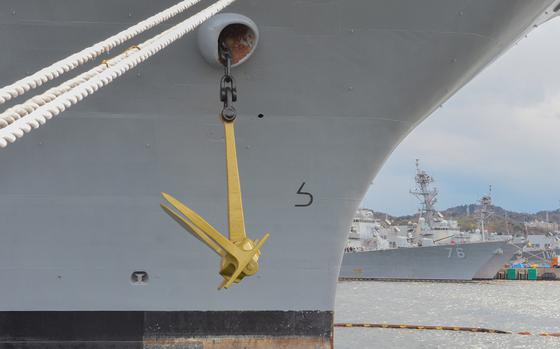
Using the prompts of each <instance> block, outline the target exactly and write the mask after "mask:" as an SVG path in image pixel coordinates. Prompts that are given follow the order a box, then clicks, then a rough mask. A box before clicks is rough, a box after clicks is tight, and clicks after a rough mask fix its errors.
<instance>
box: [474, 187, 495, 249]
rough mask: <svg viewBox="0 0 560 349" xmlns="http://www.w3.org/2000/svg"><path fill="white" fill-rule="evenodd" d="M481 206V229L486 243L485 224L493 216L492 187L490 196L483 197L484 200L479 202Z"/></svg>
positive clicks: (489, 192)
mask: <svg viewBox="0 0 560 349" xmlns="http://www.w3.org/2000/svg"><path fill="white" fill-rule="evenodd" d="M478 203H479V204H480V208H479V210H478V214H479V218H478V219H479V222H478V224H479V227H480V233H481V234H482V240H483V241H486V240H487V238H488V236H486V228H485V222H486V220H487V219H488V218H489V217H490V216H491V215H492V214H493V212H492V210H491V207H492V186H491V185H490V186H489V187H488V194H486V195H483V196H482V198H480V200H479V201H478Z"/></svg>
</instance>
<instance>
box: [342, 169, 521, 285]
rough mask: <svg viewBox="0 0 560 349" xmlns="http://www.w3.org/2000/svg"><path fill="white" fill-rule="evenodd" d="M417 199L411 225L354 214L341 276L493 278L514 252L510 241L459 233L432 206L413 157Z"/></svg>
mask: <svg viewBox="0 0 560 349" xmlns="http://www.w3.org/2000/svg"><path fill="white" fill-rule="evenodd" d="M415 181H416V188H415V189H414V190H413V191H411V194H413V195H414V196H416V197H417V198H418V199H419V200H420V203H421V209H420V213H419V215H418V222H417V223H414V224H412V223H409V224H408V225H404V226H392V225H391V222H390V221H389V220H388V219H385V220H384V221H381V220H379V219H375V218H374V214H373V211H372V210H368V209H360V210H358V211H357V212H356V216H355V217H354V220H353V224H352V227H351V228H350V235H349V239H348V242H347V246H346V248H345V251H344V257H343V259H342V266H341V269H340V276H339V278H340V279H341V280H348V279H351V280H387V279H389V280H439V281H442V280H447V281H449V280H454V281H467V280H474V279H482V280H483V279H493V278H494V277H495V275H496V274H497V273H498V271H499V270H500V269H501V268H503V267H504V265H505V264H506V263H507V262H508V261H509V260H510V259H511V258H512V257H513V255H514V254H515V253H516V252H517V251H518V249H519V248H518V247H517V246H516V245H514V244H512V243H511V241H508V240H503V241H488V239H487V238H484V235H485V234H484V233H483V232H480V231H478V230H477V231H474V232H462V231H460V229H459V226H458V224H457V222H456V221H453V220H449V219H445V217H444V216H443V215H442V214H441V213H440V212H438V211H437V210H436V208H435V204H436V202H437V195H438V194H439V193H438V190H437V188H431V187H430V185H431V183H433V182H434V178H433V177H432V176H431V175H429V174H428V173H427V172H426V171H424V170H422V169H420V167H419V161H418V160H416V176H415Z"/></svg>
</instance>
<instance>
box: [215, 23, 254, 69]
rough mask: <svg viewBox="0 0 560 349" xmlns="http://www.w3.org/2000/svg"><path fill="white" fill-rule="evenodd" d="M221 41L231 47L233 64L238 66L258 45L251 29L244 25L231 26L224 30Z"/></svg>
mask: <svg viewBox="0 0 560 349" xmlns="http://www.w3.org/2000/svg"><path fill="white" fill-rule="evenodd" d="M219 41H220V42H224V43H225V44H226V45H227V46H228V47H229V49H230V50H231V58H232V64H237V63H239V62H240V61H241V60H242V59H243V58H245V57H246V56H247V55H248V54H249V53H251V51H252V50H253V47H254V46H255V43H256V42H255V41H256V36H255V33H254V32H253V31H252V30H251V28H249V27H247V26H245V25H243V24H231V25H228V26H227V27H225V28H224V30H223V31H222V33H221V34H220V38H219Z"/></svg>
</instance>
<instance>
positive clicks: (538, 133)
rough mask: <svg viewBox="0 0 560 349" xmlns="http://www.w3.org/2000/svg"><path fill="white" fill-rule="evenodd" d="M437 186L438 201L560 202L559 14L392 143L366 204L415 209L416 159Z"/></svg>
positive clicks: (518, 207) (442, 204) (536, 205)
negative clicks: (486, 197) (485, 198)
mask: <svg viewBox="0 0 560 349" xmlns="http://www.w3.org/2000/svg"><path fill="white" fill-rule="evenodd" d="M417 158H418V159H420V166H421V167H422V168H423V169H425V170H426V171H427V172H428V173H430V174H431V175H432V176H433V177H434V179H435V181H436V182H435V183H434V185H435V186H437V187H438V190H439V192H440V194H439V196H438V203H437V208H438V209H440V210H444V209H446V208H448V207H453V206H457V205H462V204H468V203H476V201H477V200H478V199H479V198H480V197H481V196H482V195H483V194H485V193H486V192H487V191H488V185H492V197H493V201H494V204H495V205H497V206H501V207H503V208H506V209H509V210H514V211H520V212H529V213H534V212H537V211H540V210H555V209H558V208H559V207H560V18H556V19H553V20H552V21H550V22H548V23H546V24H544V25H542V26H540V27H539V28H537V29H535V30H534V31H532V32H531V33H530V34H529V35H528V37H527V38H525V39H523V40H521V41H520V42H519V43H518V44H517V45H516V46H514V47H512V48H511V49H510V50H509V51H508V52H507V53H506V54H505V55H503V56H502V57H500V58H499V59H498V60H497V61H496V62H494V63H493V64H492V65H491V66H489V67H488V68H487V69H486V70H485V71H483V72H482V73H481V74H480V75H478V76H477V77H476V78H475V79H474V80H473V81H471V82H470V83H469V84H468V85H467V86H465V87H464V88H463V89H462V90H460V91H459V92H458V93H457V94H456V95H455V96H454V97H452V98H451V99H450V100H449V101H447V102H446V103H445V104H444V105H443V107H442V108H440V109H438V110H437V111H436V112H435V113H434V114H432V115H431V116H430V117H429V118H428V119H427V120H426V121H424V122H423V123H422V124H420V125H419V126H418V127H417V128H416V129H415V130H414V131H413V132H412V133H411V134H410V135H409V136H408V137H407V138H406V139H405V140H404V141H403V142H402V143H401V144H400V145H399V146H398V148H397V149H396V150H395V152H394V153H393V154H392V155H391V157H390V158H389V159H388V161H387V162H386V163H385V165H384V166H383V168H382V169H381V171H380V172H379V174H378V175H377V177H376V179H375V180H374V181H373V184H372V186H371V187H370V189H369V191H368V193H367V195H366V196H365V198H364V201H363V202H362V206H363V207H368V208H371V209H373V210H375V211H381V212H386V213H389V214H393V215H404V214H412V213H415V212H417V210H418V201H417V200H416V199H415V198H414V197H413V196H412V195H410V194H409V190H410V189H412V188H413V187H414V175H415V159H417Z"/></svg>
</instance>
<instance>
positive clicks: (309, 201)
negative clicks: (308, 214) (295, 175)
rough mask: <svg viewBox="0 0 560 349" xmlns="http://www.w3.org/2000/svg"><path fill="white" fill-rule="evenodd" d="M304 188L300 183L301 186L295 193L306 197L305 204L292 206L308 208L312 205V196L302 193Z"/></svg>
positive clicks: (303, 184)
mask: <svg viewBox="0 0 560 349" xmlns="http://www.w3.org/2000/svg"><path fill="white" fill-rule="evenodd" d="M304 186H305V182H303V183H301V186H300V187H299V189H298V191H297V194H298V195H304V196H306V197H307V202H306V203H305V204H295V205H294V206H295V207H309V206H311V204H312V203H313V195H312V194H311V193H308V192H306V191H302V189H303V187H304Z"/></svg>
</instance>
